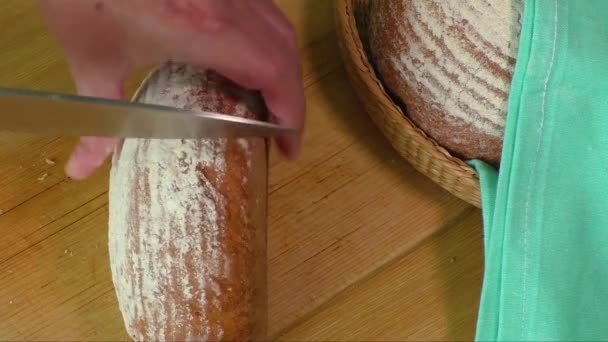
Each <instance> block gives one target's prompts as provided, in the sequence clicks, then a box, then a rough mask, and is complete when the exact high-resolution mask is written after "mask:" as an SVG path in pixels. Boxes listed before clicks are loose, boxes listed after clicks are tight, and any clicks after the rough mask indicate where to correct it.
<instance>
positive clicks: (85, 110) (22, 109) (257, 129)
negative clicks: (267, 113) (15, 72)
mask: <svg viewBox="0 0 608 342" xmlns="http://www.w3.org/2000/svg"><path fill="white" fill-rule="evenodd" d="M2 130H8V131H17V132H28V133H40V134H57V135H76V136H107V137H117V138H159V139H181V138H183V139H196V138H221V137H227V136H231V137H236V136H242V137H246V136H249V137H251V136H259V137H271V136H276V135H282V134H291V133H295V132H296V130H295V129H292V128H287V127H282V126H279V125H275V124H272V123H268V122H263V121H258V120H251V119H244V118H239V117H234V116H231V115H227V114H222V113H214V112H193V111H186V110H182V109H177V108H172V107H166V106H159V105H152V104H143V103H135V102H128V101H121V100H108V99H102V98H96V97H88V96H81V95H71V94H60V93H51V92H43V91H35V90H25V89H12V88H0V131H2Z"/></svg>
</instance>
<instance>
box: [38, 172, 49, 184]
mask: <svg viewBox="0 0 608 342" xmlns="http://www.w3.org/2000/svg"><path fill="white" fill-rule="evenodd" d="M48 176H49V174H48V173H44V174H43V175H42V176H40V177H38V180H39V181H41V182H42V181H43V180H45V179H46V177H48Z"/></svg>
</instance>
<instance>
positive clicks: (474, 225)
mask: <svg viewBox="0 0 608 342" xmlns="http://www.w3.org/2000/svg"><path fill="white" fill-rule="evenodd" d="M278 3H279V5H280V6H281V7H282V8H283V9H284V11H285V12H286V13H287V15H288V16H289V17H290V19H291V20H292V21H293V23H294V24H295V26H296V28H297V30H298V37H299V40H300V41H299V43H300V48H301V53H302V56H303V58H304V62H305V63H304V68H305V73H304V75H305V76H304V77H305V83H306V95H307V101H308V109H309V112H308V118H307V130H306V136H305V149H304V154H303V156H302V158H301V159H300V160H299V161H297V162H287V161H284V160H282V159H281V158H280V157H279V156H278V154H277V153H276V151H274V149H273V151H272V157H271V170H270V174H271V181H270V212H269V222H270V227H269V231H270V232H269V248H270V250H269V260H268V262H269V287H270V288H269V291H270V298H269V301H270V303H269V304H270V317H269V320H270V331H271V332H272V333H273V335H274V336H278V337H280V338H281V339H289V340H320V341H321V340H404V339H432V340H437V339H445V340H456V339H459V340H460V339H471V338H473V336H474V328H475V320H476V313H477V305H478V301H479V292H480V286H481V277H482V266H483V263H482V259H483V251H482V247H483V246H482V226H481V213H480V212H479V211H478V210H477V209H474V208H472V207H470V206H469V205H467V204H465V203H464V202H462V201H460V200H458V199H456V198H455V197H453V196H451V195H450V194H448V193H446V192H444V191H443V190H441V189H440V188H439V187H437V186H435V185H434V184H433V183H431V182H430V181H429V180H428V179H427V178H425V177H424V176H422V175H420V174H418V173H417V172H415V171H414V170H413V168H412V167H410V166H409V165H408V164H406V163H405V162H403V161H401V159H400V158H399V157H398V155H397V154H396V153H395V152H394V151H393V150H392V149H391V148H390V146H389V145H388V143H387V142H386V141H385V139H384V138H383V137H382V135H381V134H380V133H379V131H378V130H377V129H376V128H375V127H374V126H373V125H372V123H371V121H370V120H369V119H368V118H367V117H366V115H365V113H363V112H362V111H361V107H360V106H359V104H358V103H357V99H356V98H355V97H354V95H353V93H352V91H351V90H350V88H349V84H348V83H347V80H346V77H345V74H344V70H343V69H342V67H341V62H340V58H339V55H338V50H337V46H336V40H335V37H334V32H333V23H332V15H333V14H332V8H331V6H332V2H331V1H328V0H280V1H278ZM35 5H36V2H35V1H34V0H5V1H2V2H0V32H3V34H2V35H0V86H8V87H24V88H34V89H43V90H52V91H65V92H73V91H74V86H73V83H72V82H71V80H70V77H69V74H68V71H67V66H66V64H65V61H64V60H63V58H62V55H61V52H60V50H59V49H58V48H57V47H56V46H55V45H54V42H53V40H52V39H51V38H50V37H49V35H48V34H47V32H46V31H45V29H44V25H43V23H42V21H41V18H40V16H39V14H38V13H37V12H36V7H35ZM142 75H143V71H142V72H141V73H137V74H136V75H134V76H133V77H132V78H131V79H130V80H129V86H128V89H129V90H130V91H132V90H133V89H134V88H135V86H136V85H137V84H138V82H139V81H140V80H141V76H142ZM75 141H76V140H75V139H74V138H68V137H58V136H34V135H27V134H14V133H6V132H4V133H2V132H0V210H2V214H0V234H1V236H2V239H0V339H2V340H10V339H13V340H16V339H18V340H99V341H101V340H105V341H107V340H126V339H128V336H127V335H126V333H125V331H124V327H123V323H122V319H121V316H120V313H119V311H118V307H117V304H116V299H115V295H114V289H113V286H112V282H111V277H110V268H109V264H108V252H107V214H108V212H107V203H108V202H107V201H108V200H107V190H108V170H109V168H108V165H107V164H106V165H105V166H104V167H103V168H102V169H101V170H100V171H99V172H97V173H96V174H95V175H94V176H92V177H91V178H90V179H87V180H86V181H83V182H76V181H72V180H69V179H67V178H66V177H65V175H64V173H63V165H64V163H65V162H66V160H67V157H68V155H69V153H70V150H71V148H72V147H73V145H74V143H75Z"/></svg>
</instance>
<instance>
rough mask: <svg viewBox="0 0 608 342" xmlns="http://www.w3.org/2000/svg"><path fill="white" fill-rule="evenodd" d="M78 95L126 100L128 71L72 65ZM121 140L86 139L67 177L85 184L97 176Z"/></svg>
mask: <svg viewBox="0 0 608 342" xmlns="http://www.w3.org/2000/svg"><path fill="white" fill-rule="evenodd" d="M71 68H72V73H73V75H74V79H75V81H76V87H77V88H78V93H79V94H81V95H86V96H95V97H101V98H108V99H120V98H122V97H123V88H122V84H123V83H122V81H123V76H122V75H123V74H125V73H126V68H123V67H121V68H114V66H112V67H111V68H110V67H108V68H103V67H100V66H99V65H97V66H95V67H90V68H87V66H86V65H82V64H80V63H79V62H74V63H72V64H71ZM119 142H120V139H118V138H107V137H82V138H81V139H80V143H79V144H78V145H77V146H76V148H75V149H74V151H73V152H72V154H71V155H70V158H69V160H68V162H67V164H66V166H65V172H66V174H67V175H68V176H69V177H71V178H73V179H76V180H83V179H85V178H87V177H89V176H90V175H91V174H92V173H93V172H95V171H96V170H97V169H98V168H99V167H100V166H101V165H103V163H104V162H105V160H106V159H107V158H108V157H109V156H110V155H111V154H112V152H113V151H114V148H115V146H116V145H117V144H118V143H119Z"/></svg>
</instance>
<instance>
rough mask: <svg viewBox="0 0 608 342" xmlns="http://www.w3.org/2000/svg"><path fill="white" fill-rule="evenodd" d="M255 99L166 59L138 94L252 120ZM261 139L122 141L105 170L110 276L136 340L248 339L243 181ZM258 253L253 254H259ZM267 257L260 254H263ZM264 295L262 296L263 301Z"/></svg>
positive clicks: (249, 278)
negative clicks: (108, 175) (107, 178)
mask: <svg viewBox="0 0 608 342" xmlns="http://www.w3.org/2000/svg"><path fill="white" fill-rule="evenodd" d="M253 99H254V97H253V96H252V95H251V93H249V92H246V91H244V90H242V89H240V88H238V87H236V86H235V85H234V84H232V83H230V82H229V81H227V80H225V79H223V78H221V77H220V76H218V75H217V74H215V73H213V72H211V71H208V70H205V69H198V68H194V67H191V66H187V65H182V64H177V63H168V64H166V65H164V66H162V67H161V68H160V69H158V70H157V71H156V72H155V74H153V76H152V77H150V78H149V79H148V80H147V81H146V83H145V85H144V87H143V89H142V90H141V92H140V94H139V98H138V99H137V100H138V102H143V103H149V104H157V105H164V106H171V107H176V108H183V109H188V110H193V111H219V112H223V113H227V114H231V115H235V116H240V117H248V118H255V114H254V113H253V112H252V111H251V110H250V108H251V107H248V106H246V104H247V103H251V101H253ZM263 144H264V141H263V140H262V139H261V138H238V139H236V138H221V139H192V140H187V139H126V140H125V141H124V142H123V143H122V145H121V146H120V147H118V149H117V151H116V153H115V155H114V159H113V165H112V170H111V179H110V194H109V199H110V217H109V221H110V222H109V229H110V230H109V248H110V261H111V270H112V278H113V281H114V285H115V289H116V294H117V297H118V303H119V306H120V310H121V313H122V315H123V318H124V321H125V325H126V329H127V331H128V333H129V334H130V336H131V337H132V338H133V339H134V340H138V341H149V340H182V341H184V340H218V339H223V340H247V339H249V338H251V336H252V335H253V334H254V330H256V329H261V328H260V327H257V326H256V324H257V323H256V318H255V317H256V315H259V314H260V313H259V312H256V310H260V311H263V309H264V308H263V307H262V306H260V305H259V303H258V302H259V299H257V298H256V296H263V295H264V294H263V293H261V292H263V290H264V289H261V288H257V286H259V284H257V283H256V277H258V276H259V275H256V274H254V273H255V272H256V271H259V269H257V267H258V266H259V265H257V264H256V263H257V262H262V261H260V260H257V261H256V258H259V257H263V256H264V255H263V251H260V250H259V249H260V248H263V247H260V246H258V245H256V241H259V238H260V236H256V234H259V232H258V231H259V230H260V229H261V228H263V227H256V222H253V220H252V218H251V217H252V211H253V210H255V208H252V205H251V203H255V202H258V203H259V201H251V198H252V197H254V196H256V194H252V193H251V191H250V189H251V187H250V186H249V182H251V181H252V180H251V179H250V177H249V176H250V175H251V170H250V168H251V167H252V165H251V152H252V150H254V149H259V148H263V147H261V145H263ZM256 253H259V254H260V255H257V254H256ZM264 261H265V260H264ZM260 303H261V302H260Z"/></svg>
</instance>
